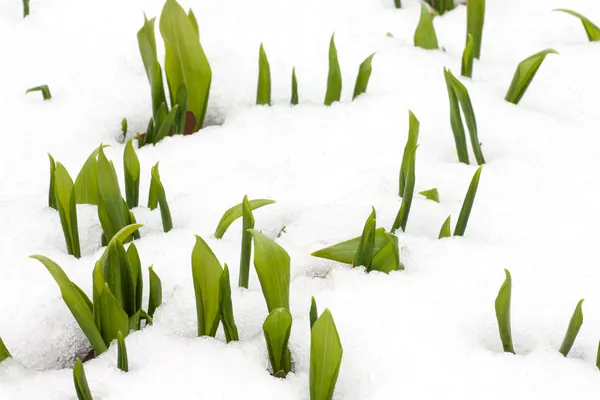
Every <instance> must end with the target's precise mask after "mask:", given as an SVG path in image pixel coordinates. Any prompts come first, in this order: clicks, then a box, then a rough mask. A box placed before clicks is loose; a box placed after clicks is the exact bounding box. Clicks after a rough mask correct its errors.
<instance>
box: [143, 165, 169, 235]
mask: <svg viewBox="0 0 600 400" xmlns="http://www.w3.org/2000/svg"><path fill="white" fill-rule="evenodd" d="M157 206H160V216H161V219H162V225H163V231H165V232H169V231H170V230H171V229H173V220H172V219H171V211H170V209H169V203H167V195H166V193H165V188H164V187H163V184H162V182H161V180H160V174H159V172H158V163H156V165H154V167H152V178H151V181H150V193H149V194H148V208H149V209H151V210H155V209H156V207H157Z"/></svg>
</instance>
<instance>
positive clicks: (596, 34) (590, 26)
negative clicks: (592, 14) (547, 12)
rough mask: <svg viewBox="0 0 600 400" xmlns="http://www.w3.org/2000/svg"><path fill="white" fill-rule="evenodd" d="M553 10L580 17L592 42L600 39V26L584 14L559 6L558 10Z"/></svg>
mask: <svg viewBox="0 0 600 400" xmlns="http://www.w3.org/2000/svg"><path fill="white" fill-rule="evenodd" d="M553 11H560V12H564V13H566V14H569V15H572V16H574V17H576V18H579V20H580V21H581V24H582V25H583V29H585V33H586V34H587V37H588V40H589V41H590V42H597V41H600V28H598V26H596V25H595V24H594V23H593V22H592V21H590V20H589V19H587V18H586V17H584V16H583V15H581V14H579V13H577V12H575V11H572V10H567V9H564V8H557V9H556V10H553Z"/></svg>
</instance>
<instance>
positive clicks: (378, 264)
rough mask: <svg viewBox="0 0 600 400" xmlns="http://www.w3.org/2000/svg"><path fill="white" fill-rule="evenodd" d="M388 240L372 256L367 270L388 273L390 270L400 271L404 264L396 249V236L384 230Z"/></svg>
mask: <svg viewBox="0 0 600 400" xmlns="http://www.w3.org/2000/svg"><path fill="white" fill-rule="evenodd" d="M385 234H386V236H387V237H388V242H387V243H386V244H385V246H383V247H382V248H381V250H379V251H378V252H377V254H375V255H374V256H373V260H372V261H371V267H370V268H369V269H368V271H369V272H370V271H379V272H383V273H385V274H389V273H390V272H391V271H400V270H403V269H404V265H403V264H402V262H401V261H400V254H399V250H398V238H397V237H396V236H395V235H392V234H391V233H388V232H385Z"/></svg>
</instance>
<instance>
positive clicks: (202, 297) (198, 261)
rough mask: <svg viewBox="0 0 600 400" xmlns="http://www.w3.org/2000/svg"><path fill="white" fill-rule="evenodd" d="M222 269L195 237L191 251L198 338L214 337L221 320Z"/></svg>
mask: <svg viewBox="0 0 600 400" xmlns="http://www.w3.org/2000/svg"><path fill="white" fill-rule="evenodd" d="M222 274H223V268H222V267H221V264H220V263H219V260H217V256H215V253H213V251H212V250H211V248H210V247H209V246H208V244H206V242H205V241H204V239H202V238H201V237H200V236H198V235H196V245H195V246H194V249H193V250H192V277H193V279H194V292H195V294H196V314H197V317H198V336H212V337H214V336H215V335H216V333H217V328H218V327H219V321H220V319H221V307H220V303H221V298H220V291H221V289H220V287H221V284H220V281H221V275H222Z"/></svg>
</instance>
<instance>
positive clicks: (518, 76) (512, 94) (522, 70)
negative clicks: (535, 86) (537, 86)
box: [504, 49, 558, 104]
mask: <svg viewBox="0 0 600 400" xmlns="http://www.w3.org/2000/svg"><path fill="white" fill-rule="evenodd" d="M548 54H558V52H557V51H556V50H554V49H546V50H542V51H540V52H539V53H535V54H534V55H532V56H529V57H527V58H526V59H524V60H523V61H521V62H520V63H519V66H518V67H517V70H516V71H515V74H514V75H513V79H512V81H511V83H510V87H509V88H508V91H507V92H506V97H504V100H506V101H508V102H510V103H513V104H519V101H521V98H522V97H523V95H524V94H525V91H526V90H527V88H528V87H529V85H530V84H531V81H533V77H534V76H535V74H536V73H537V71H538V69H540V66H541V65H542V62H544V59H545V58H546V56H547V55H548Z"/></svg>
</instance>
